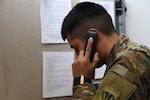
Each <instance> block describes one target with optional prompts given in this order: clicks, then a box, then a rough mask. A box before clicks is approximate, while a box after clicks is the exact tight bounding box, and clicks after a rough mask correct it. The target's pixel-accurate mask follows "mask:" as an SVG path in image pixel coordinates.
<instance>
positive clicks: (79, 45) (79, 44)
mask: <svg viewBox="0 0 150 100" xmlns="http://www.w3.org/2000/svg"><path fill="white" fill-rule="evenodd" d="M67 40H68V42H69V44H70V47H71V48H72V49H74V50H75V54H76V58H78V56H79V52H80V51H81V50H84V46H85V44H84V42H83V41H81V40H80V39H78V38H75V39H72V38H71V36H70V35H69V34H68V35H67Z"/></svg>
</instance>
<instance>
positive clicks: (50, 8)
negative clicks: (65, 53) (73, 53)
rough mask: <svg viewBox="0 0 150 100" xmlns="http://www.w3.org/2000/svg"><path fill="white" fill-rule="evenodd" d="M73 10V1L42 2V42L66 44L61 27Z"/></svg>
mask: <svg viewBox="0 0 150 100" xmlns="http://www.w3.org/2000/svg"><path fill="white" fill-rule="evenodd" d="M70 10H71V0H41V12H40V13H41V42H42V43H43V44H45V43H66V42H64V41H63V39H62V38H61V32H60V31H61V25H62V22H63V19H64V18H65V16H66V15H67V13H68V12H69V11H70Z"/></svg>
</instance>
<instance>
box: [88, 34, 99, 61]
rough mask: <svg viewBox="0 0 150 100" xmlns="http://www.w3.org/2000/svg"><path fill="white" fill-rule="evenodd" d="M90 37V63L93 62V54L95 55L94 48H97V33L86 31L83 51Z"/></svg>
mask: <svg viewBox="0 0 150 100" xmlns="http://www.w3.org/2000/svg"><path fill="white" fill-rule="evenodd" d="M90 37H92V38H93V44H92V51H91V56H90V62H92V61H93V58H94V54H95V53H96V46H97V37H98V36H97V33H96V32H94V31H87V34H86V41H85V50H86V47H87V43H88V39H89V38H90Z"/></svg>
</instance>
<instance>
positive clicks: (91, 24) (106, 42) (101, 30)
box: [61, 2, 150, 100]
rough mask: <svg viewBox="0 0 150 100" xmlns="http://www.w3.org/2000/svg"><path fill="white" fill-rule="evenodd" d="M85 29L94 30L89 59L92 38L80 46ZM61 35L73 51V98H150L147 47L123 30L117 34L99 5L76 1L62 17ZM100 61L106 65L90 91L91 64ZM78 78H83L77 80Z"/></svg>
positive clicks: (94, 99) (149, 68)
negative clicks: (95, 44) (95, 87)
mask: <svg viewBox="0 0 150 100" xmlns="http://www.w3.org/2000/svg"><path fill="white" fill-rule="evenodd" d="M87 31H93V32H96V33H97V34H98V37H97V38H98V39H97V46H96V51H97V52H96V53H95V55H94V59H93V61H92V62H90V53H91V48H92V43H93V39H92V38H89V40H88V45H87V48H86V50H84V48H85V37H86V33H87ZM61 35H62V38H63V39H64V40H65V39H67V40H68V42H69V44H70V46H71V48H73V49H74V50H75V53H76V60H75V61H74V63H73V64H72V70H73V77H74V87H73V95H74V99H75V100H150V96H149V95H150V50H149V49H148V48H147V47H146V46H143V45H139V44H137V43H133V42H131V41H130V40H129V38H128V37H127V36H126V35H124V34H121V35H118V33H117V32H116V30H115V28H114V26H113V23H112V19H111V17H110V15H109V14H108V13H107V11H106V10H105V9H104V8H103V7H102V6H101V5H99V4H96V3H92V2H83V3H79V4H77V5H76V6H75V7H74V8H73V9H72V10H71V11H70V12H69V13H68V15H67V16H66V17H65V19H64V21H63V24H62V30H61ZM103 64H106V65H107V68H106V72H105V75H104V78H103V80H102V82H101V84H100V86H99V88H98V89H97V91H96V93H94V91H93V85H92V83H91V79H93V78H94V77H93V76H94V70H95V68H96V67H97V66H101V65H103ZM83 76H84V77H83ZM81 79H84V82H82V83H81V82H79V81H81Z"/></svg>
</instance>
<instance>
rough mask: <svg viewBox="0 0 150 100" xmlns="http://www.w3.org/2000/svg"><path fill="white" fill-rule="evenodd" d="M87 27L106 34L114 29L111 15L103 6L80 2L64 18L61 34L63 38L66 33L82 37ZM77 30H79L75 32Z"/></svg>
mask: <svg viewBox="0 0 150 100" xmlns="http://www.w3.org/2000/svg"><path fill="white" fill-rule="evenodd" d="M89 28H96V29H97V30H99V31H101V32H103V33H105V34H106V35H109V34H111V32H113V31H115V28H114V26H113V22H112V19H111V16H110V15H109V14H108V12H107V11H106V9H105V8H104V7H103V6H101V5H99V4H96V3H94V2H81V3H78V4H77V5H76V6H74V8H73V9H72V10H71V11H70V12H69V13H68V15H67V16H66V17H65V18H64V20H63V23H62V28H61V35H62V38H63V40H65V39H66V35H67V34H70V36H72V37H74V38H76V37H78V38H83V37H85V34H86V31H88V30H89ZM77 30H79V31H78V32H76V33H75V32H74V31H77Z"/></svg>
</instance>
